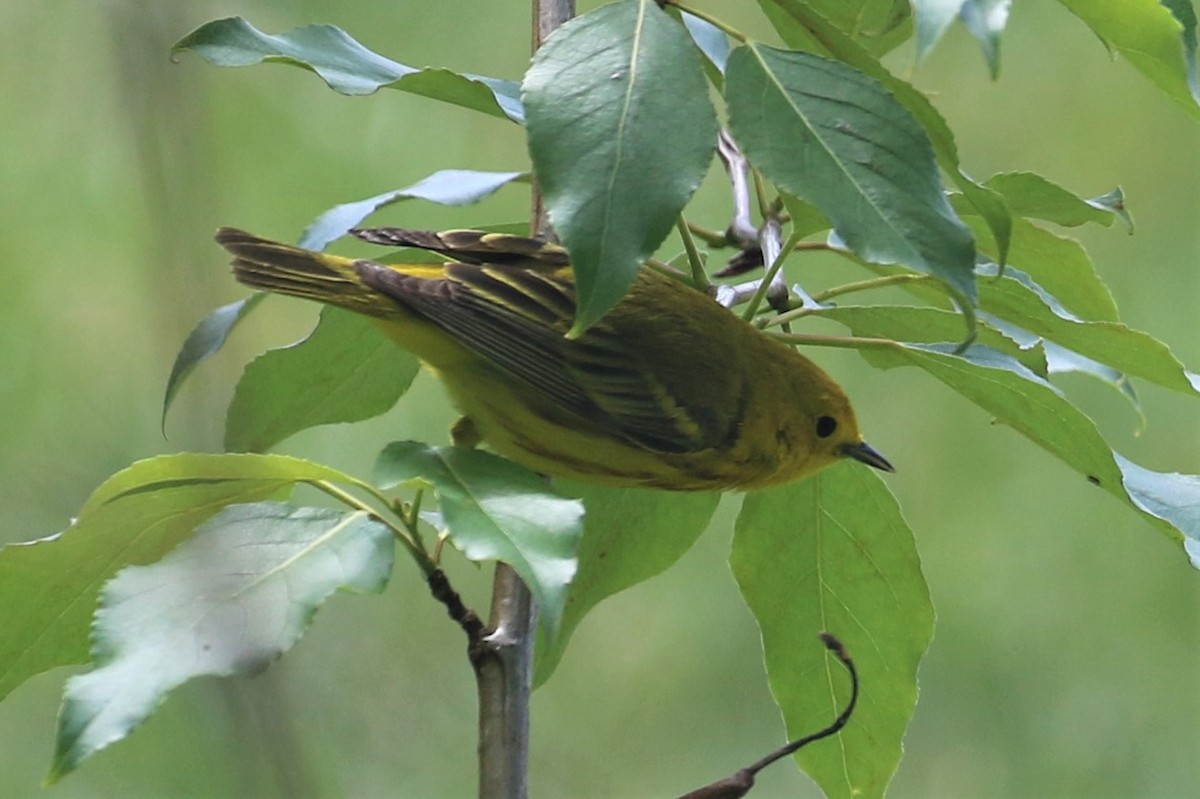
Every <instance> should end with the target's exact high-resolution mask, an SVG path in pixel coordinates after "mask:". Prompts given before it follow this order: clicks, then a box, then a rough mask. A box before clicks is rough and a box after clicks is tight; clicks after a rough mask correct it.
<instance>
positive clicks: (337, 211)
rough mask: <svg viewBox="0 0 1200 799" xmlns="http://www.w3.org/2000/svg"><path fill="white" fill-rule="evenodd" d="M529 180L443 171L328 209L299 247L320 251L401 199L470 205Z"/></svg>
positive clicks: (520, 176)
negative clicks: (505, 187) (391, 189)
mask: <svg viewBox="0 0 1200 799" xmlns="http://www.w3.org/2000/svg"><path fill="white" fill-rule="evenodd" d="M520 180H528V175H527V173H524V172H477V171H474V170H469V169H442V170H439V171H437V172H434V173H433V174H432V175H430V176H429V177H427V178H422V179H421V180H419V181H417V182H416V183H414V184H412V185H411V186H405V187H404V188H403V189H396V190H395V191H389V192H384V193H383V194H377V195H376V196H374V197H368V198H367V199H365V200H358V201H356V202H352V203H343V204H342V205H338V206H335V207H333V208H330V209H329V210H328V211H326V212H325V213H323V214H321V215H320V216H319V217H317V218H316V219H315V220H314V221H313V223H312V224H311V225H309V226H308V227H307V228H305V230H304V235H303V236H301V237H300V246H301V247H307V248H308V249H310V250H323V249H325V248H326V247H328V246H329V243H330V242H332V241H334V240H335V239H339V238H341V237H342V236H344V235H346V233H347V232H349V230H350V229H351V228H353V227H357V226H358V224H359V223H360V222H362V221H363V220H364V219H366V218H367V217H368V216H370V215H371V214H373V213H375V212H376V211H378V210H379V209H380V208H383V207H384V206H387V205H391V204H392V203H396V202H399V201H401V200H428V201H429V202H434V203H440V204H441V205H470V204H471V203H474V202H478V201H480V200H482V199H484V198H485V197H489V196H491V195H492V194H494V193H495V192H496V191H498V190H499V189H500V188H501V187H502V186H504V185H505V184H508V183H512V182H513V181H520Z"/></svg>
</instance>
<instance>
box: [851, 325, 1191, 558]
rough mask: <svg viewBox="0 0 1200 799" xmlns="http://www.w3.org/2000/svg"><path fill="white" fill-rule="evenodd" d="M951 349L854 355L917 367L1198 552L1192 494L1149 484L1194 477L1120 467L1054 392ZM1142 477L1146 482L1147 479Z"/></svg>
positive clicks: (1004, 364) (984, 353)
mask: <svg viewBox="0 0 1200 799" xmlns="http://www.w3.org/2000/svg"><path fill="white" fill-rule="evenodd" d="M954 347H955V345H953V344H898V345H895V346H891V347H882V346H875V347H871V348H870V349H862V350H860V351H859V353H860V354H861V355H862V356H863V357H864V358H866V359H867V360H868V361H869V362H871V363H873V364H875V365H876V366H879V367H881V368H885V369H886V368H891V367H894V366H908V365H912V366H919V367H920V368H922V369H924V370H925V371H927V372H929V373H930V374H931V375H933V376H934V377H936V378H938V379H939V380H941V381H942V382H943V383H945V384H946V385H948V386H950V387H951V388H953V389H954V390H955V391H957V392H958V393H960V394H962V395H963V396H964V397H966V398H967V399H969V400H971V401H972V402H974V403H975V404H976V405H978V406H979V407H981V408H983V409H984V410H986V411H988V412H989V413H991V414H992V415H993V416H995V417H996V419H997V420H998V421H1000V422H1002V423H1004V424H1006V425H1008V426H1010V427H1012V428H1013V429H1014V430H1016V431H1017V432H1019V433H1021V434H1022V435H1024V436H1025V437H1026V438H1028V439H1029V440H1031V441H1032V442H1033V443H1035V444H1037V445H1038V446H1040V447H1042V448H1043V449H1045V450H1046V451H1048V452H1050V453H1051V454H1053V455H1054V456H1055V457H1057V458H1058V459H1060V460H1062V461H1063V462H1064V463H1066V464H1067V465H1068V466H1070V467H1071V468H1072V469H1074V470H1075V471H1077V472H1079V473H1080V474H1082V475H1084V476H1085V477H1086V478H1087V480H1088V482H1090V483H1093V484H1094V485H1098V486H1100V487H1101V488H1103V489H1104V490H1105V491H1108V492H1109V493H1110V494H1112V495H1113V496H1115V497H1117V498H1118V499H1120V500H1121V501H1122V502H1124V503H1126V504H1127V505H1129V506H1131V507H1132V508H1134V509H1135V510H1136V511H1138V512H1139V513H1141V514H1142V516H1143V518H1146V519H1147V520H1148V521H1150V522H1151V523H1152V524H1153V525H1154V526H1155V527H1157V528H1158V529H1160V530H1162V531H1164V532H1166V533H1167V534H1168V535H1169V536H1171V537H1172V538H1175V539H1177V540H1182V539H1183V538H1185V537H1186V538H1187V539H1189V541H1190V543H1189V545H1188V546H1189V551H1197V552H1200V504H1198V501H1197V500H1198V497H1197V494H1196V492H1194V491H1182V490H1180V491H1154V490H1153V486H1154V484H1155V481H1156V480H1158V479H1159V478H1161V479H1162V480H1165V481H1167V482H1171V481H1172V480H1174V482H1175V483H1178V484H1186V485H1191V484H1192V483H1193V482H1196V481H1200V478H1198V477H1195V476H1191V475H1185V476H1178V475H1160V474H1159V473H1157V472H1149V470H1142V469H1141V467H1136V468H1130V467H1127V466H1125V465H1124V464H1127V463H1128V461H1125V460H1124V459H1123V458H1121V456H1120V455H1118V454H1116V453H1115V452H1113V451H1112V449H1111V448H1110V447H1109V446H1108V444H1107V443H1106V442H1105V440H1104V438H1103V437H1102V436H1101V435H1100V432H1099V431H1098V430H1097V429H1096V425H1095V423H1094V422H1092V420H1091V419H1089V418H1088V417H1087V416H1086V415H1085V414H1084V413H1083V412H1082V411H1080V410H1079V409H1078V408H1076V407H1075V406H1074V405H1072V404H1071V403H1070V402H1069V401H1067V400H1066V399H1065V398H1064V397H1063V396H1062V394H1061V392H1059V391H1058V389H1056V388H1054V386H1052V385H1050V384H1049V383H1047V382H1046V381H1045V380H1044V379H1042V378H1041V377H1038V376H1037V375H1035V374H1033V373H1032V372H1030V371H1029V370H1028V369H1026V368H1025V367H1023V366H1021V365H1020V364H1019V363H1017V362H1016V361H1014V360H1013V359H1012V358H1010V357H1008V356H1007V355H1004V354H1003V353H1000V352H997V351H995V350H992V349H990V348H988V347H982V346H974V347H971V348H970V349H968V350H967V351H966V352H965V353H963V354H962V355H955V354H953V350H954ZM1147 474H1148V475H1149V476H1147Z"/></svg>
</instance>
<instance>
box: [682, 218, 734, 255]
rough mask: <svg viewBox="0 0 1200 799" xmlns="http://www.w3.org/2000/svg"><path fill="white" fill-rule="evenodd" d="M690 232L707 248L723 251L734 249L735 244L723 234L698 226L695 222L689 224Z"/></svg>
mask: <svg viewBox="0 0 1200 799" xmlns="http://www.w3.org/2000/svg"><path fill="white" fill-rule="evenodd" d="M687 228H688V232H690V233H691V234H692V235H693V236H695V237H696V238H698V239H700V240H701V241H703V242H704V244H705V246H707V247H712V248H713V249H715V250H721V249H724V248H726V247H732V246H733V242H731V241H730V240H729V237H728V236H727V235H725V234H724V233H723V232H720V231H716V230H712V229H710V228H706V227H704V226H702V225H697V224H696V223H695V222H688V223H687Z"/></svg>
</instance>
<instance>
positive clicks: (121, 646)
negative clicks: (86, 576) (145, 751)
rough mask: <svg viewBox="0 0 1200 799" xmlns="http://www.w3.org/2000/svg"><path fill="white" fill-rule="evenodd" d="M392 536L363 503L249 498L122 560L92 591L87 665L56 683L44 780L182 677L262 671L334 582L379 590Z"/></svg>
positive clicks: (121, 732)
mask: <svg viewBox="0 0 1200 799" xmlns="http://www.w3.org/2000/svg"><path fill="white" fill-rule="evenodd" d="M392 545H393V538H392V535H391V532H390V531H389V530H388V528H386V527H385V526H383V525H382V524H380V523H378V522H375V521H372V520H371V519H370V518H368V517H367V515H366V514H365V513H362V512H356V513H342V512H338V511H333V510H324V509H318V508H297V507H293V506H290V505H283V504H280V503H275V502H260V503H256V504H250V505H235V506H232V507H228V508H226V509H225V510H223V511H221V512H220V513H218V514H217V515H216V516H214V517H212V518H211V519H209V520H208V522H206V523H205V524H204V525H202V526H201V527H200V528H199V529H197V530H196V534H195V536H194V537H192V538H191V539H190V540H188V541H185V542H183V543H182V544H180V545H179V547H178V548H176V549H175V550H174V551H173V552H171V553H170V554H169V555H167V556H166V557H165V558H163V559H162V560H161V561H159V562H158V563H156V564H154V565H152V566H130V567H128V568H125V569H123V570H122V571H121V572H120V573H119V574H118V575H117V576H116V577H115V578H113V580H112V581H110V582H109V583H108V584H107V585H106V586H105V587H104V590H103V592H102V593H101V596H100V609H99V611H98V612H97V613H96V620H95V624H94V626H93V628H92V641H93V646H92V655H93V660H94V662H95V666H96V668H95V669H94V670H92V671H90V672H88V673H86V674H81V675H78V676H76V677H72V678H71V679H69V680H68V681H67V686H66V691H65V693H64V696H63V705H62V710H61V711H60V713H59V718H58V738H57V744H56V748H55V754H54V760H53V763H52V765H51V767H50V775H49V779H50V780H51V781H53V780H57V779H58V778H60V777H62V776H63V775H65V774H67V773H69V772H70V771H72V770H74V769H75V768H77V767H78V766H79V764H80V763H81V762H83V760H85V759H86V758H88V757H90V756H91V755H93V754H95V753H96V752H98V751H99V750H101V749H103V748H105V747H107V746H108V745H109V744H112V743H115V742H116V741H119V740H121V739H122V738H124V737H125V736H126V735H128V734H129V732H130V731H132V730H133V729H134V728H135V727H137V726H138V725H139V724H141V723H142V722H143V721H145V720H146V718H147V717H149V715H150V714H151V713H153V712H154V709H155V708H156V707H158V705H159V704H161V703H162V701H163V700H164V699H165V698H166V697H165V695H166V694H167V692H168V691H171V690H172V689H174V688H176V687H178V686H180V685H182V684H183V683H185V682H187V681H188V680H191V679H193V678H195V677H201V676H206V675H214V676H228V675H231V674H253V673H256V672H258V671H261V670H262V669H264V668H266V667H267V666H268V665H269V664H270V663H271V662H272V661H274V660H275V659H276V658H278V657H279V656H280V655H281V654H283V653H284V652H285V651H287V650H288V649H290V648H291V647H292V645H293V644H295V642H296V641H297V640H299V638H300V636H301V635H303V634H304V631H305V629H307V627H308V625H309V623H310V622H311V620H312V617H313V614H314V613H316V611H317V608H318V607H319V606H320V605H321V604H322V603H323V602H324V601H325V600H326V599H327V598H328V597H329V596H330V595H331V594H332V593H333V592H334V591H336V590H338V589H345V590H350V591H356V592H371V593H378V592H379V591H382V590H383V588H384V586H385V585H386V584H387V579H388V575H389V574H390V573H391V569H392V554H393V552H392Z"/></svg>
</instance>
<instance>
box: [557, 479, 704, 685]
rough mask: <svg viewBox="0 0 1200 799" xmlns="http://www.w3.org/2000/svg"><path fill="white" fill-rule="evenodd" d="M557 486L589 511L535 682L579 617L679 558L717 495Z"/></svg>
mask: <svg viewBox="0 0 1200 799" xmlns="http://www.w3.org/2000/svg"><path fill="white" fill-rule="evenodd" d="M555 487H556V488H558V490H560V491H562V492H563V493H564V494H568V495H570V496H576V497H579V498H581V499H582V500H583V504H584V507H585V508H586V509H587V513H586V515H585V516H584V520H583V528H584V529H583V539H582V540H581V541H580V542H579V568H578V570H577V571H576V573H575V579H573V580H572V581H571V585H570V587H569V588H568V589H567V600H566V606H565V609H564V612H563V620H562V630H561V632H560V634H559V636H558V639H557V640H556V641H555V642H554V645H553V646H546V645H539V646H538V648H537V662H536V666H535V675H534V682H535V684H537V685H540V684H542V683H543V682H545V681H546V680H548V679H549V678H550V675H551V674H553V673H554V669H555V668H556V667H557V666H558V663H559V661H560V660H561V659H562V656H563V652H564V651H565V650H566V648H567V642H568V641H569V640H570V637H571V634H572V633H573V632H574V631H575V628H576V626H578V624H579V622H580V621H582V620H583V617H584V616H586V615H587V614H588V613H589V612H590V611H591V609H592V608H593V607H595V606H596V605H597V604H598V603H599V602H600V601H601V600H603V599H605V598H606V597H609V596H612V595H613V594H615V593H617V592H618V591H624V590H625V589H626V588H630V587H632V586H634V585H637V584H638V583H640V582H643V581H645V580H649V579H650V578H651V577H654V576H655V575H657V574H659V573H661V572H663V571H665V570H666V569H667V567H669V566H671V565H672V564H674V563H675V561H677V560H679V558H681V557H682V556H683V554H684V553H685V552H687V551H688V550H689V549H690V548H691V546H692V544H694V543H695V542H696V539H697V538H699V537H700V534H701V533H702V532H704V529H705V528H706V527H707V526H708V523H709V520H710V519H711V518H712V514H713V511H714V510H716V507H717V502H718V501H719V500H720V498H721V496H720V494H717V493H712V492H694V493H681V492H666V491H653V490H648V489H641V488H610V487H605V486H594V485H588V484H586V483H579V482H574V481H566V480H555Z"/></svg>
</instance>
